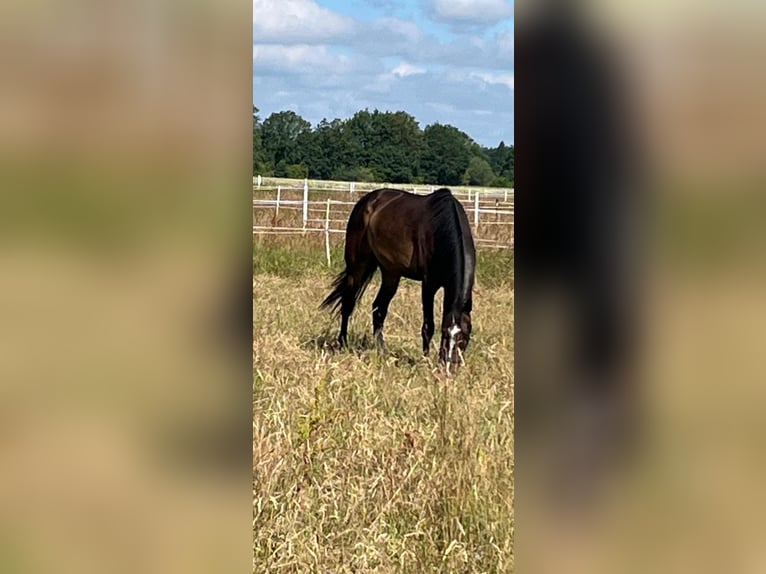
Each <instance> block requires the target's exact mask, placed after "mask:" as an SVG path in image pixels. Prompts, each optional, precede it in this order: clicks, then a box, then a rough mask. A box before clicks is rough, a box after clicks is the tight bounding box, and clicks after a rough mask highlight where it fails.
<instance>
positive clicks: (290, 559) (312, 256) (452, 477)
mask: <svg viewBox="0 0 766 574" xmlns="http://www.w3.org/2000/svg"><path fill="white" fill-rule="evenodd" d="M254 247H255V256H254V278H253V316H254V321H253V339H254V343H253V353H254V390H253V479H254V483H253V491H254V493H253V494H254V500H253V505H254V514H253V536H254V563H253V565H254V571H256V572H267V571H268V572H272V571H274V572H277V571H279V572H418V573H419V572H436V571H438V572H510V571H512V570H513V532H514V518H513V496H514V494H513V455H514V453H513V278H512V271H511V270H510V269H511V268H510V266H509V265H510V261H511V260H509V259H505V260H502V258H503V257H506V258H507V257H508V256H507V255H506V254H501V253H493V252H491V251H482V252H480V253H479V271H478V279H477V289H476V292H475V310H474V314H473V319H474V337H473V339H472V344H471V348H470V349H469V352H468V354H467V356H466V359H467V365H466V366H465V367H463V368H462V369H461V370H460V371H459V372H458V374H457V375H456V376H454V377H452V378H450V379H447V378H446V377H445V376H444V375H443V374H442V373H441V372H440V371H439V370H438V369H436V367H435V365H434V364H433V362H432V360H428V359H425V358H423V357H422V356H421V353H420V350H419V347H420V323H421V306H420V290H419V284H417V283H414V282H410V281H403V283H402V285H401V287H400V290H399V292H398V293H397V295H396V297H395V298H394V300H393V302H392V304H391V310H390V313H389V317H388V320H387V323H386V331H385V332H386V340H387V343H388V347H389V350H390V356H389V357H388V358H383V357H381V356H379V355H378V354H377V352H376V351H375V350H374V346H373V344H372V337H371V333H370V331H371V319H370V306H371V301H372V299H373V298H374V294H375V291H376V289H377V284H376V283H373V284H372V285H371V286H370V290H369V291H368V292H367V293H366V295H365V297H364V298H363V299H362V302H361V305H360V307H359V308H358V310H357V313H356V314H355V316H354V318H353V319H352V322H351V328H350V345H351V347H352V350H350V351H346V352H339V351H336V350H334V348H333V347H334V338H335V336H336V334H337V329H338V322H337V321H336V320H334V319H332V318H331V317H330V316H329V315H328V314H327V313H325V312H321V311H319V310H318V308H317V307H318V303H319V301H320V300H321V299H322V297H323V296H324V295H325V294H326V292H327V291H328V285H329V282H330V280H331V277H332V273H334V272H335V271H337V268H335V269H332V270H330V269H327V268H325V267H323V260H324V256H323V253H322V251H321V250H317V249H312V248H309V247H308V244H302V243H300V242H295V243H293V244H291V245H289V246H285V245H284V243H283V242H279V240H273V241H269V240H263V239H261V240H255V245H254ZM286 253H289V256H288V255H286ZM338 259H339V258H338V257H335V261H338ZM482 270H485V271H484V273H483V274H482ZM438 305H439V301H438V299H437V324H438V321H439V320H440V317H439V315H438V309H439V306H438ZM432 354H433V353H432Z"/></svg>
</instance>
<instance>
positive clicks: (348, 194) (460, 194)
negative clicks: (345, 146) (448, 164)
mask: <svg viewBox="0 0 766 574" xmlns="http://www.w3.org/2000/svg"><path fill="white" fill-rule="evenodd" d="M274 183H275V182H271V185H267V184H266V182H264V180H263V178H261V177H260V176H258V177H257V178H253V234H255V235H305V234H308V233H317V234H319V233H321V234H323V235H324V244H325V254H326V257H327V263H328V265H329V264H330V262H331V261H330V243H331V241H330V238H331V235H333V234H345V228H346V223H347V222H348V215H349V214H350V212H351V209H352V207H353V206H354V205H355V204H356V202H357V201H358V200H359V198H360V197H361V196H362V195H364V194H366V193H367V192H368V191H371V190H372V189H377V188H380V187H394V188H396V189H404V190H406V191H410V192H413V193H416V194H421V195H424V194H428V193H431V192H432V191H433V190H435V189H436V187H432V186H419V187H418V186H403V185H388V184H377V183H376V184H360V183H357V182H325V181H315V182H314V181H312V182H311V184H312V185H310V181H309V180H303V182H302V185H296V183H298V182H296V180H289V181H284V183H285V185H280V184H277V185H276V186H274V185H273V184H274ZM360 188H361V189H360ZM452 193H453V195H454V196H455V197H456V198H457V199H458V200H459V201H460V202H461V203H462V204H463V207H464V208H465V210H466V213H467V215H468V216H469V220H470V221H471V224H472V225H471V227H472V229H473V232H474V241H475V242H476V245H477V247H492V248H495V249H512V248H513V216H514V207H513V205H514V201H513V200H514V198H513V190H512V189H498V188H455V189H452ZM312 194H313V195H314V196H315V197H316V195H317V194H322V195H324V196H327V197H324V198H322V199H315V200H312V199H311V195H312ZM333 196H335V197H337V199H335V197H333ZM259 214H260V217H257V216H258V215H259ZM280 214H281V215H282V217H280ZM269 215H270V216H271V217H270V221H269V222H268V223H269V225H264V224H263V221H260V222H258V221H257V220H258V219H260V220H263V219H264V218H266V217H268V216H269Z"/></svg>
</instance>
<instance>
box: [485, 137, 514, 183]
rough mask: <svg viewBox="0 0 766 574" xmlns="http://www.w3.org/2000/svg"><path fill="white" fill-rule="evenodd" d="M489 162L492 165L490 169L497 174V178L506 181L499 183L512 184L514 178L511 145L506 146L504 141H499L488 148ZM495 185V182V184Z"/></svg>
mask: <svg viewBox="0 0 766 574" xmlns="http://www.w3.org/2000/svg"><path fill="white" fill-rule="evenodd" d="M487 155H488V159H489V164H490V165H491V166H492V171H494V172H495V174H497V176H498V179H500V180H502V181H503V182H506V183H501V184H500V185H504V186H505V185H513V183H512V182H513V179H514V169H513V164H514V150H513V146H512V145H511V146H506V145H505V142H502V141H501V142H500V145H498V146H497V147H496V148H494V149H490V150H488V152H487ZM509 182H510V183H509ZM496 185H497V184H496Z"/></svg>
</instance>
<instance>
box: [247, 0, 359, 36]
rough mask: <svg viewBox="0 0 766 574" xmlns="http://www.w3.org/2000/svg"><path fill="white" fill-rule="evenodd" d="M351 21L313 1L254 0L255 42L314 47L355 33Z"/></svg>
mask: <svg viewBox="0 0 766 574" xmlns="http://www.w3.org/2000/svg"><path fill="white" fill-rule="evenodd" d="M353 27H354V22H353V20H352V19H351V18H347V17H345V16H341V15H340V14H338V13H336V12H333V11H332V10H328V9H327V8H323V7H321V6H319V5H318V4H317V3H316V2H314V1H313V0H253V42H254V43H259V42H268V41H276V42H281V43H292V42H296V43H312V42H322V41H327V40H330V39H332V38H336V37H338V36H341V35H343V34H346V33H349V32H351V31H352V30H353Z"/></svg>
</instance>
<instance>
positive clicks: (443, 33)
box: [253, 0, 514, 147]
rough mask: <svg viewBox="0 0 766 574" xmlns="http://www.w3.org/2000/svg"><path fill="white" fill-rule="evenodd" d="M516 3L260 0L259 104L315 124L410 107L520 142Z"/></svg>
mask: <svg viewBox="0 0 766 574" xmlns="http://www.w3.org/2000/svg"><path fill="white" fill-rule="evenodd" d="M513 96H514V74H513V2H512V1H509V0H253V103H254V104H255V105H256V106H257V107H258V108H259V109H260V115H261V118H266V117H267V116H268V115H269V114H271V113H272V112H278V111H282V110H287V109H291V110H293V111H295V112H296V113H298V114H300V115H301V116H303V117H304V118H306V119H307V120H309V121H310V122H311V123H312V125H316V124H317V123H318V122H319V121H320V120H322V119H323V118H327V119H328V120H331V119H333V118H348V117H350V116H352V115H353V114H354V113H355V112H357V111H358V110H360V109H364V108H369V109H370V110H372V109H375V108H377V109H379V110H391V111H396V110H403V111H406V112H408V113H410V114H412V115H413V116H415V118H416V119H417V120H418V122H419V123H420V126H421V128H424V127H426V126H427V125H428V124H431V123H434V122H440V123H449V124H452V125H454V126H456V127H458V128H460V129H461V130H463V131H464V132H466V133H467V134H468V135H470V136H471V137H472V138H473V139H475V140H476V141H477V142H479V143H481V144H482V145H485V146H490V147H494V146H496V145H497V144H498V143H500V141H505V143H506V144H510V143H513Z"/></svg>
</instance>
